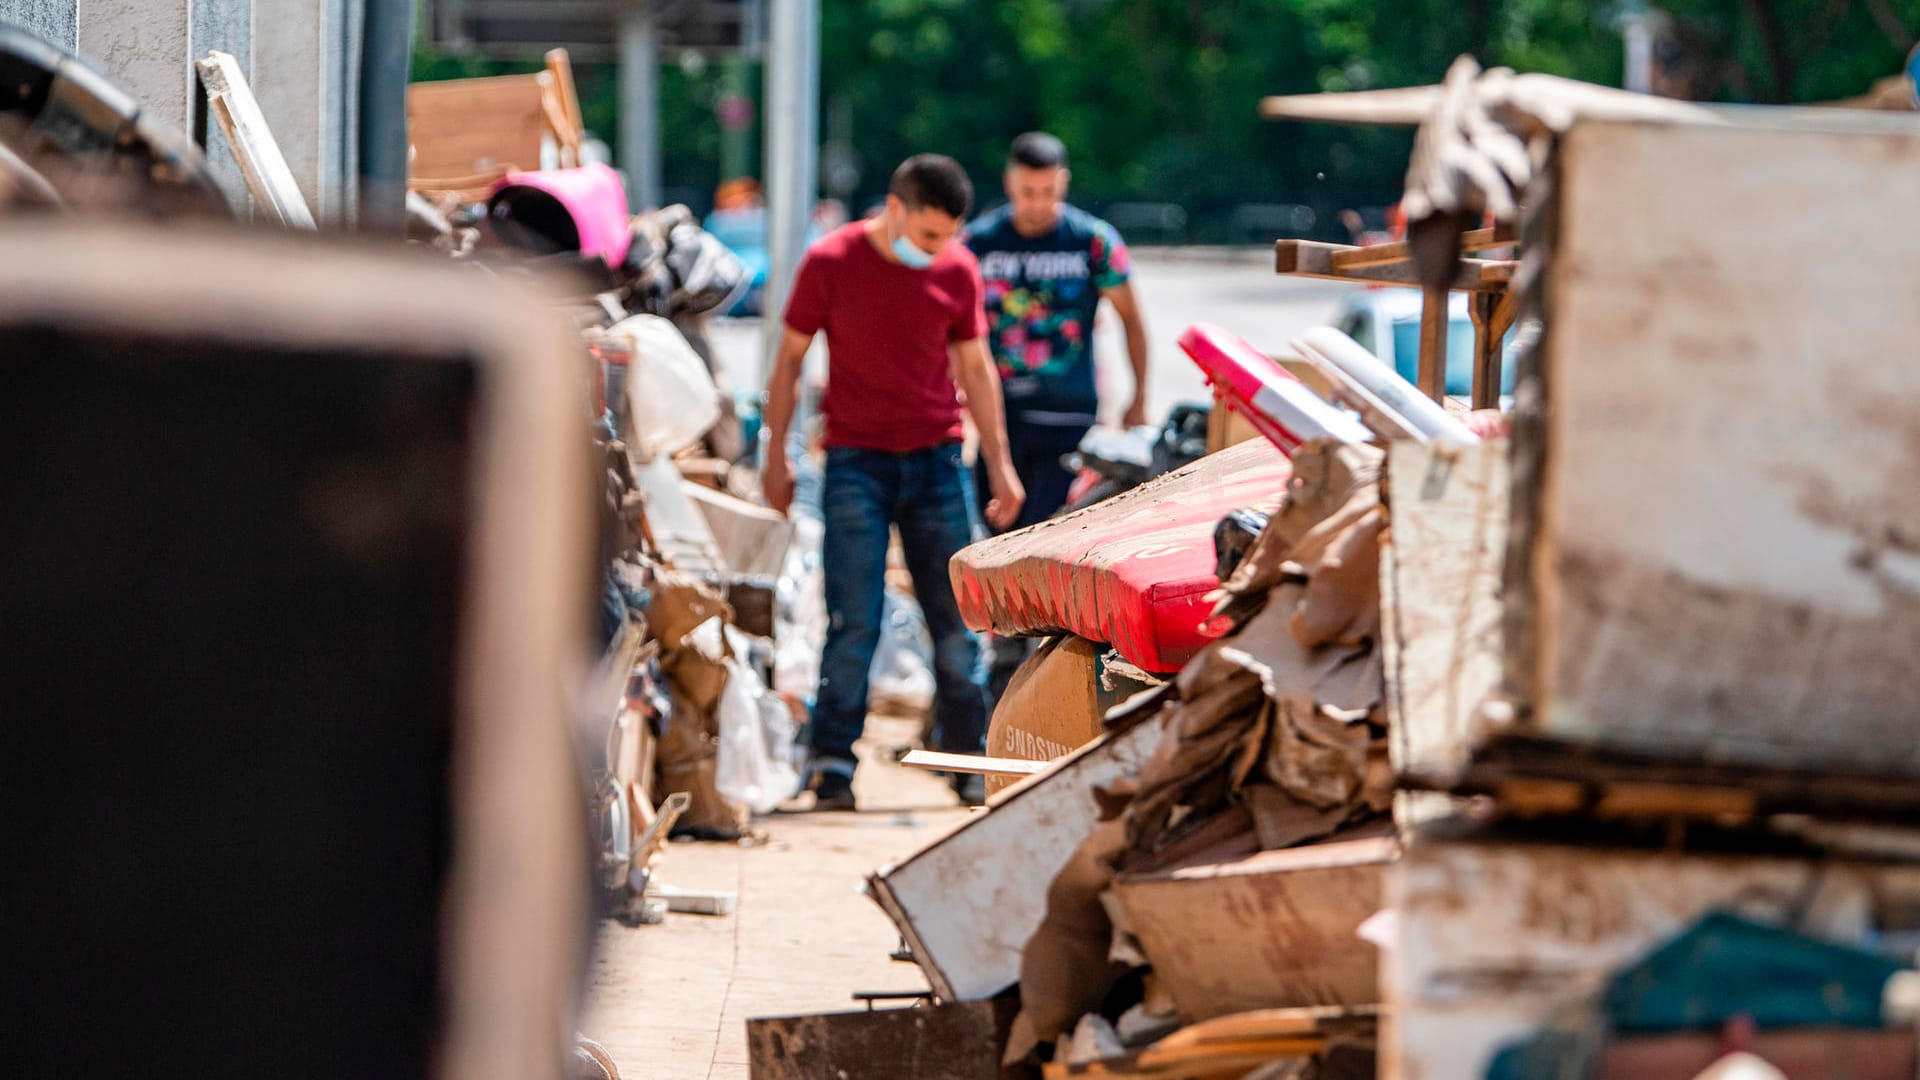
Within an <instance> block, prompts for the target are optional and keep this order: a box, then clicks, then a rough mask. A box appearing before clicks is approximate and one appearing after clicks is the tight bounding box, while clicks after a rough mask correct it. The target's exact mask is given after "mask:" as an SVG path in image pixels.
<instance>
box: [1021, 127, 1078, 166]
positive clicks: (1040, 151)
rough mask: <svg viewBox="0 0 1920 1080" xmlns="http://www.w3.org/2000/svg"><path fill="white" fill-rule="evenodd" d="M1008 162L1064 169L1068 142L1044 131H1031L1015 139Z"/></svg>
mask: <svg viewBox="0 0 1920 1080" xmlns="http://www.w3.org/2000/svg"><path fill="white" fill-rule="evenodd" d="M1007 164H1009V165H1025V166H1026V167H1027V168H1029V169H1064V168H1066V167H1067V144H1066V143H1063V142H1061V141H1060V140H1059V139H1056V138H1054V137H1053V136H1051V135H1049V134H1047V133H1046V132H1044V131H1029V132H1027V133H1026V134H1025V135H1022V136H1020V137H1019V138H1017V139H1015V140H1013V148H1012V149H1010V150H1008V151H1007Z"/></svg>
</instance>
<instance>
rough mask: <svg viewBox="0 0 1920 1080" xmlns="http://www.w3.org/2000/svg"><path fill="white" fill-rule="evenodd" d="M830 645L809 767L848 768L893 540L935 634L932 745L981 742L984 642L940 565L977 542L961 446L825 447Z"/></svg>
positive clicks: (965, 747) (966, 746) (863, 710)
mask: <svg viewBox="0 0 1920 1080" xmlns="http://www.w3.org/2000/svg"><path fill="white" fill-rule="evenodd" d="M821 501H822V510H823V512H824V516H825V521H826V534H825V537H824V541H823V550H824V555H825V559H824V561H825V564H826V566H825V570H826V591H827V614H828V616H829V619H830V621H829V623H828V625H827V642H826V646H825V648H824V649H822V651H821V656H820V691H819V693H818V695H817V696H816V698H815V700H814V706H813V733H812V740H811V741H812V748H813V759H814V766H813V767H814V769H815V771H823V772H838V773H841V774H842V775H847V776H851V775H852V774H853V764H854V755H853V744H854V740H856V739H858V738H859V737H860V733H861V730H862V729H863V728H864V727H865V726H866V722H867V672H868V670H869V669H870V668H872V666H873V653H874V649H875V648H876V647H877V646H878V645H879V642H880V619H881V611H882V608H883V606H884V603H885V588H886V570H887V541H888V537H889V535H890V529H891V527H892V526H896V525H897V526H899V528H900V546H901V548H902V550H903V551H904V552H905V554H906V557H907V570H908V572H909V573H911V574H912V575H913V591H914V593H915V594H916V595H917V597H918V598H919V601H920V609H921V611H922V612H924V613H925V615H926V619H927V631H928V633H930V634H931V635H932V636H933V678H934V705H933V719H934V729H933V741H934V745H935V746H936V747H937V748H939V749H941V750H946V751H951V752H954V753H963V754H978V753H980V752H982V751H983V750H984V749H985V748H986V731H987V704H986V698H985V696H984V695H983V692H982V682H983V672H982V671H981V664H980V642H979V640H978V639H977V638H975V637H974V636H973V633H972V631H970V630H968V629H967V627H966V624H965V623H963V622H961V621H960V607H959V605H958V604H957V603H955V601H954V598H953V582H952V579H951V578H949V577H948V576H947V563H948V562H949V561H950V560H951V559H952V558H953V556H954V553H955V552H957V551H959V550H960V549H961V548H963V547H965V546H967V545H968V544H969V543H971V542H972V541H973V530H974V520H975V515H974V500H973V482H972V479H971V477H970V476H969V475H968V470H967V466H966V464H965V463H964V462H963V461H962V460H961V457H960V445H959V444H958V443H946V444H942V445H940V446H935V447H932V448H930V449H927V450H916V451H913V452H911V453H906V454H892V453H886V452H884V451H879V450H855V449H851V448H847V447H835V448H832V449H829V450H828V451H827V468H826V476H825V479H824V490H823V492H822V499H821Z"/></svg>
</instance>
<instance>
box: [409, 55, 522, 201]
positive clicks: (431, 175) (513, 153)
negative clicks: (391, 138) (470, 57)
mask: <svg viewBox="0 0 1920 1080" xmlns="http://www.w3.org/2000/svg"><path fill="white" fill-rule="evenodd" d="M548 78H549V76H547V75H544V74H540V75H501V76H497V77H494V78H485V79H452V80H448V81H446V82H427V83H415V84H413V85H412V86H409V87H407V127H408V131H409V133H410V135H409V138H410V139H411V141H412V143H413V159H412V161H411V162H409V165H408V169H407V171H408V174H409V176H410V178H413V179H421V180H447V179H458V178H466V177H472V176H474V175H475V174H478V173H486V172H489V171H494V170H500V169H506V168H514V169H537V168H539V167H540V151H541V147H542V144H543V141H544V140H545V139H546V138H548V137H549V126H548V122H547V111H546V93H547V91H546V82H545V81H546V80H547V79H548Z"/></svg>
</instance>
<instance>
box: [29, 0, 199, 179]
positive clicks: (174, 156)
mask: <svg viewBox="0 0 1920 1080" xmlns="http://www.w3.org/2000/svg"><path fill="white" fill-rule="evenodd" d="M0 146H3V147H4V148H5V149H7V150H9V151H11V157H12V158H13V159H14V160H13V161H11V162H8V163H7V165H8V168H7V170H6V171H8V172H18V171H20V170H21V169H22V168H25V169H30V170H32V172H33V174H35V175H37V176H38V177H40V178H42V179H43V180H44V181H45V182H46V187H47V188H50V189H51V190H52V191H53V192H55V193H56V194H57V195H58V197H59V200H60V203H61V204H63V205H66V206H68V207H70V208H77V209H91V208H112V209H128V208H139V209H146V210H149V211H151V212H153V213H155V214H158V215H171V214H176V213H209V214H220V215H228V216H230V215H231V213H232V210H231V208H230V207H229V206H228V205H227V202H226V199H225V197H223V196H222V195H221V194H220V191H219V189H218V188H217V187H215V186H214V184H213V181H212V179H211V178H210V177H209V176H208V174H207V171H206V162H205V159H204V158H203V157H202V156H201V153H200V149H199V147H197V146H195V145H194V144H193V142H192V140H191V139H189V138H188V137H187V135H186V133H185V132H183V131H180V130H179V129H177V128H174V127H172V126H171V125H168V124H165V123H162V122H159V121H156V120H154V119H152V118H150V117H148V116H146V115H145V112H144V110H143V109H142V107H141V103H140V102H139V101H137V100H135V99H134V98H133V96H132V95H130V94H128V93H127V92H126V91H124V90H122V89H120V87H119V86H117V85H116V84H115V83H113V82H112V81H111V80H110V79H108V78H107V77H106V76H104V75H102V74H101V73H100V72H98V71H96V70H94V69H93V68H92V67H90V66H88V65H87V64H86V63H84V62H83V61H81V60H79V59H77V58H76V57H74V56H72V55H70V54H68V53H66V52H64V51H62V50H61V49H59V48H56V47H55V46H53V45H50V44H48V43H47V42H45V41H43V40H41V39H40V38H37V37H35V36H33V35H32V34H30V33H28V32H27V31H25V30H23V29H21V28H20V27H17V26H13V25H11V24H7V23H0ZM25 187H26V188H27V190H28V191H29V201H33V202H44V201H45V199H44V196H36V195H35V194H34V193H35V192H38V191H40V190H41V188H40V186H39V185H36V184H31V182H29V184H27V185H25ZM19 190H22V186H21V185H0V200H4V199H6V198H7V197H8V195H9V192H11V191H19Z"/></svg>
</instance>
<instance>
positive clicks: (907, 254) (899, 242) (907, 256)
mask: <svg viewBox="0 0 1920 1080" xmlns="http://www.w3.org/2000/svg"><path fill="white" fill-rule="evenodd" d="M893 257H894V258H896V259H899V260H900V261H901V263H903V264H904V265H906V266H909V267H911V268H913V269H915V270H925V269H926V268H927V267H929V266H932V265H933V258H934V257H933V256H932V255H929V254H927V253H926V252H924V251H922V250H920V245H918V244H916V243H914V242H913V241H911V240H909V239H907V237H906V234H905V233H902V234H900V235H899V236H896V237H894V238H893Z"/></svg>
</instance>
